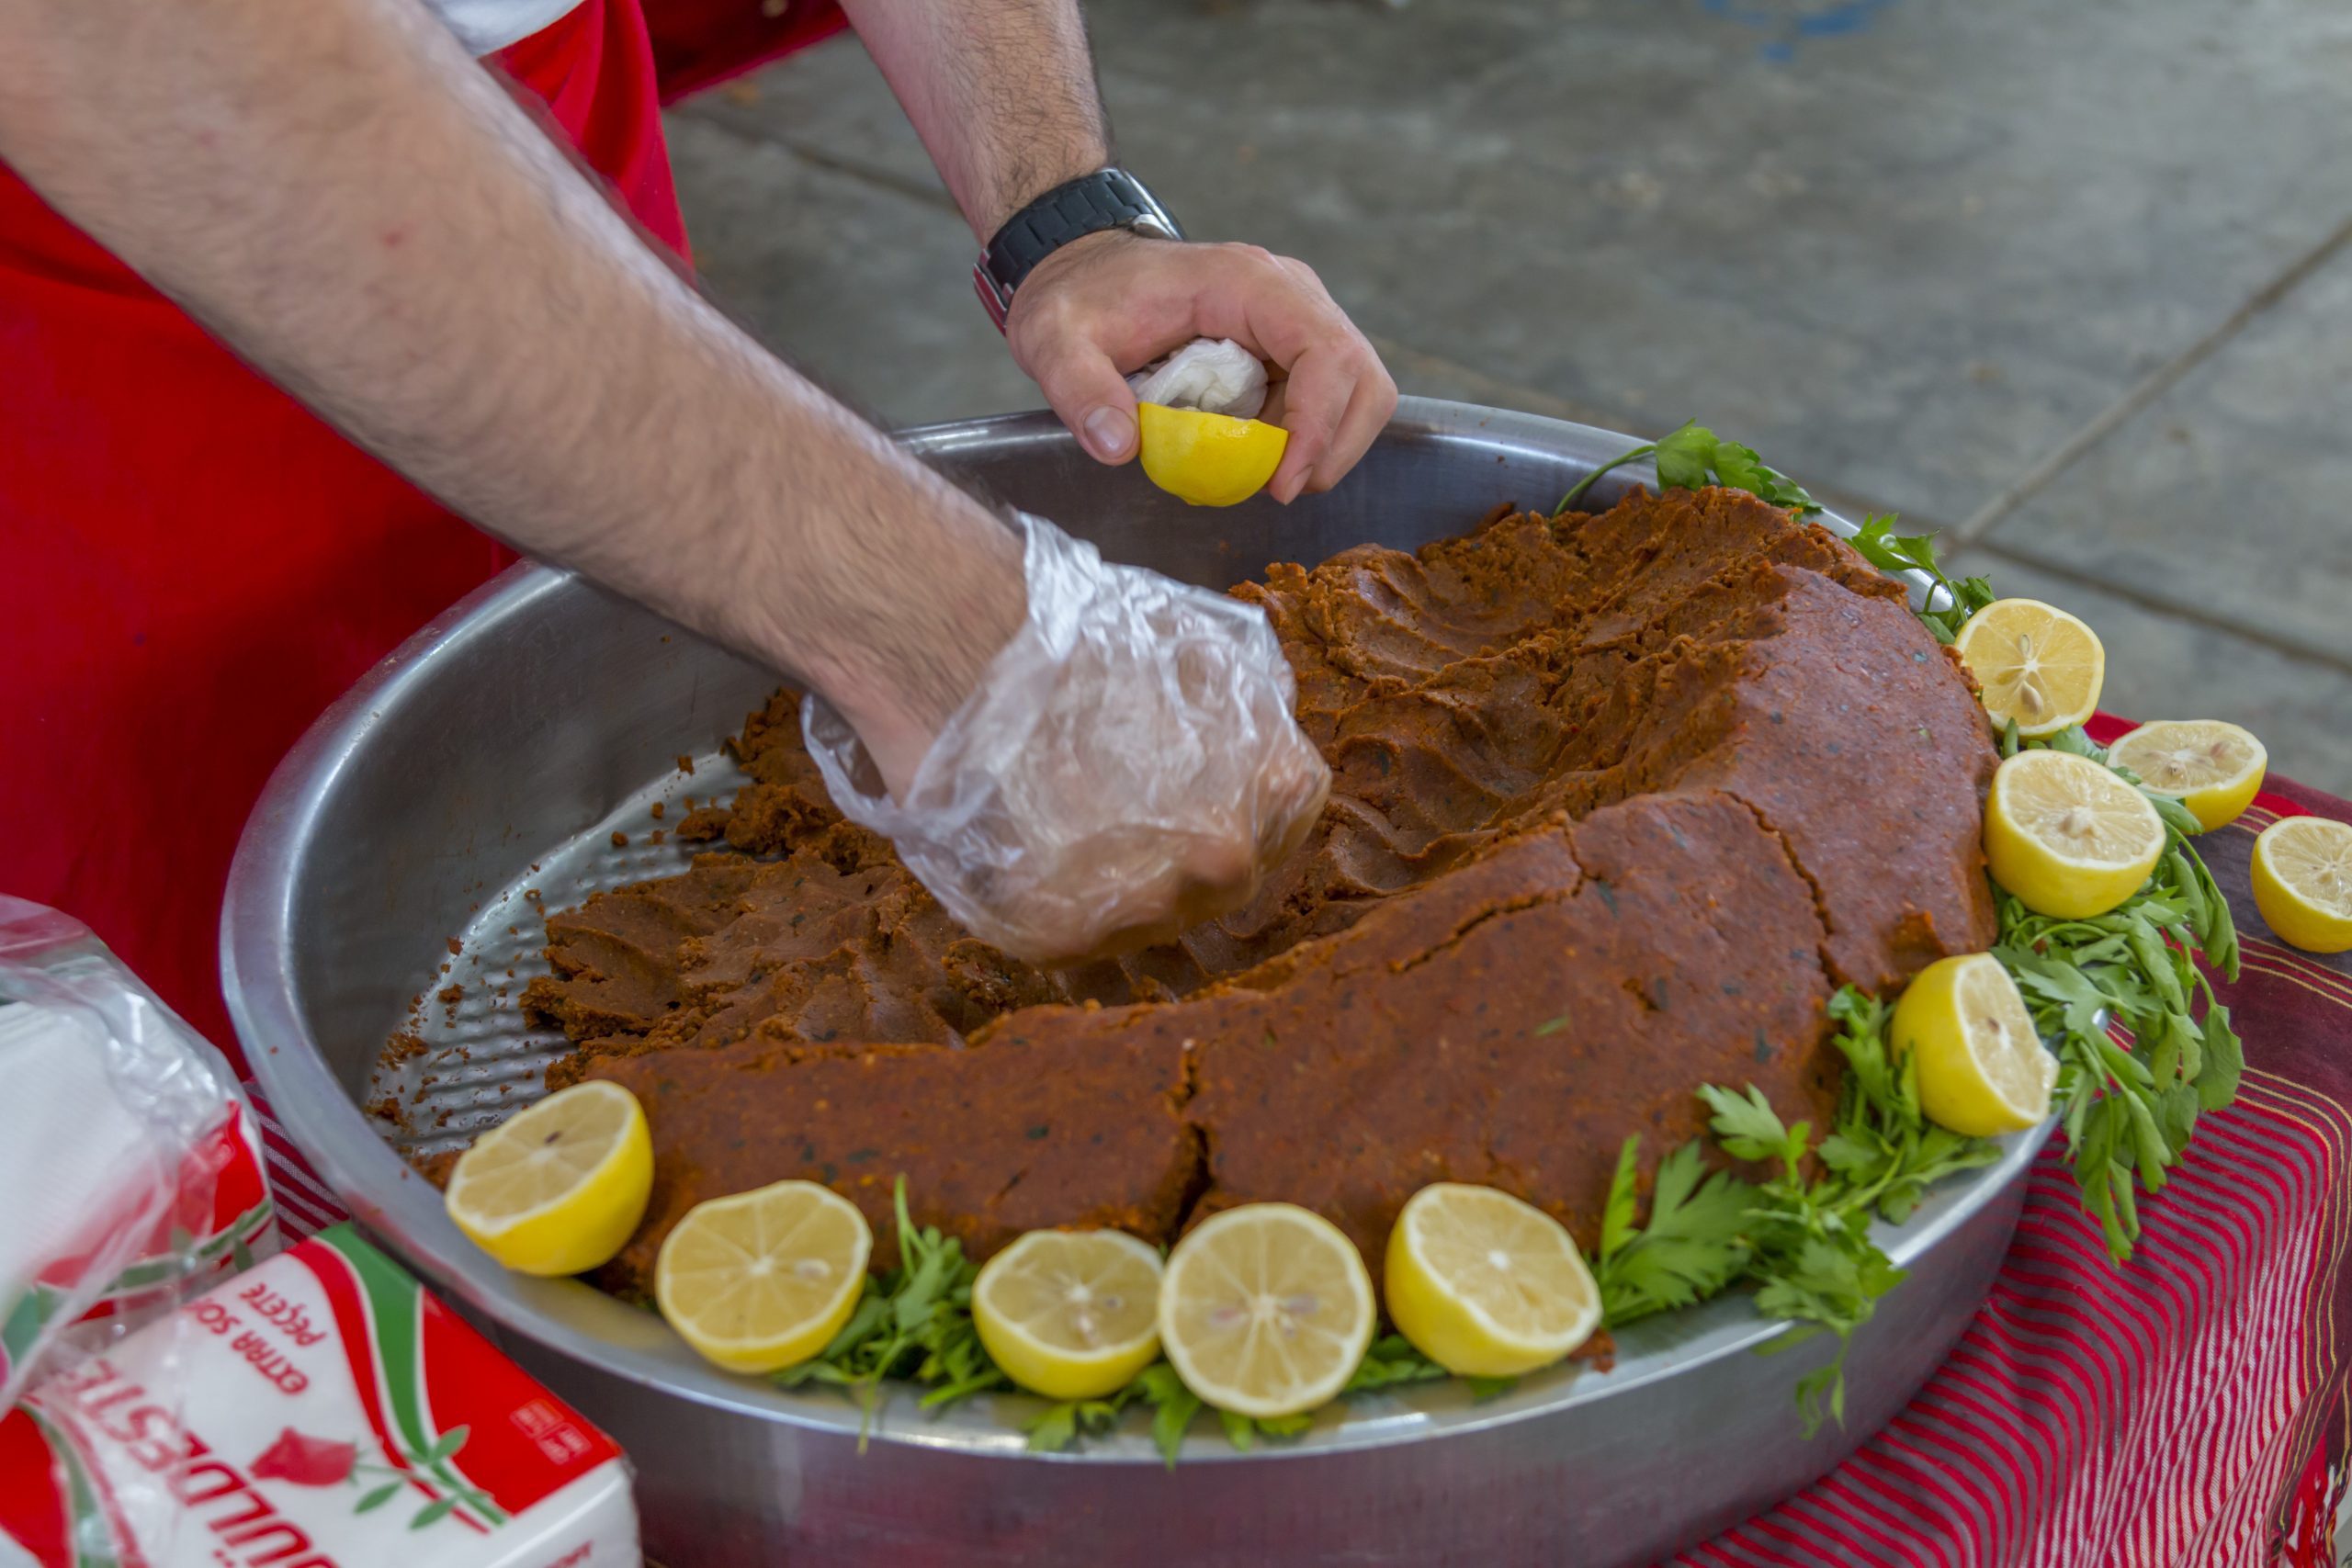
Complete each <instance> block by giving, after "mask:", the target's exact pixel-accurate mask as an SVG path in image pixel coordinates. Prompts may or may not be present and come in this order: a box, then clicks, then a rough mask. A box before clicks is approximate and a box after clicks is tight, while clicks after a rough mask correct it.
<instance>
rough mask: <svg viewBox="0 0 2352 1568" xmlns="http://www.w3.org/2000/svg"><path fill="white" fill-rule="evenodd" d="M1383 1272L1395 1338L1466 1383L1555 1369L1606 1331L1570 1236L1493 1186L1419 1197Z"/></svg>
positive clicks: (1445, 1184)
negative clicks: (1596, 1334) (1597, 1330)
mask: <svg viewBox="0 0 2352 1568" xmlns="http://www.w3.org/2000/svg"><path fill="white" fill-rule="evenodd" d="M1384 1272H1385V1275H1386V1283H1387V1287H1388V1291H1387V1303H1388V1315H1389V1316H1390V1317H1392V1318H1394V1319H1395V1320H1396V1323H1397V1332H1398V1333H1400V1334H1402V1335H1403V1336H1404V1337H1406V1338H1407V1339H1408V1340H1410V1341H1412V1344H1413V1348H1415V1349H1417V1350H1419V1352H1420V1353H1421V1354H1422V1355H1424V1356H1427V1357H1428V1358H1429V1359H1430V1360H1432V1361H1435V1362H1436V1363H1437V1364H1438V1365H1439V1366H1441V1367H1443V1368H1444V1369H1445V1370H1446V1371H1449V1372H1458V1373H1460V1374H1462V1375H1464V1376H1465V1377H1487V1378H1510V1377H1517V1376H1518V1375H1519V1374H1520V1373H1521V1372H1532V1371H1534V1370H1535V1369H1536V1368H1538V1367H1545V1366H1549V1365H1551V1364H1552V1363H1553V1362H1554V1361H1556V1360H1558V1359H1560V1358H1561V1357H1563V1356H1565V1355H1566V1354H1567V1353H1568V1352H1569V1351H1571V1350H1573V1349H1575V1348H1577V1346H1579V1345H1581V1344H1583V1343H1584V1342H1585V1341H1586V1340H1587V1339H1588V1338H1589V1337H1591V1336H1592V1331H1593V1330H1594V1329H1595V1328H1597V1327H1599V1326H1600V1287H1599V1286H1598V1285H1596V1284H1594V1283H1593V1279H1592V1272H1591V1270H1590V1269H1587V1268H1586V1267H1585V1263H1584V1258H1583V1256H1582V1255H1581V1254H1579V1253H1578V1252H1577V1244H1576V1242H1575V1241H1574V1240H1573V1239H1571V1238H1570V1237H1569V1235H1568V1233H1567V1231H1566V1229H1564V1228H1563V1227H1562V1226H1561V1224H1560V1222H1559V1221H1557V1220H1555V1219H1554V1218H1553V1217H1552V1216H1551V1215H1549V1214H1547V1213H1544V1211H1543V1210H1541V1209H1538V1208H1536V1207H1535V1206H1534V1205H1533V1204H1532V1203H1524V1202H1521V1201H1520V1200H1518V1199H1516V1198H1514V1197H1512V1196H1511V1195H1510V1193H1508V1192H1498V1191H1496V1190H1494V1189H1493V1188H1491V1187H1470V1186H1464V1185H1463V1184H1461V1183H1459V1182H1452V1181H1441V1182H1438V1183H1436V1184H1435V1185H1433V1186H1430V1187H1424V1188H1422V1189H1421V1190H1419V1192H1416V1193H1415V1194H1413V1198H1412V1201H1410V1202H1408V1203H1407V1204H1406V1205H1405V1209H1404V1213H1400V1214H1398V1215H1397V1228H1396V1230H1395V1231H1394V1232H1393V1233H1391V1234H1390V1235H1389V1238H1388V1258H1387V1262H1386V1265H1385V1269H1384Z"/></svg>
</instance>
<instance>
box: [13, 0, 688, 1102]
mask: <svg viewBox="0 0 2352 1568" xmlns="http://www.w3.org/2000/svg"><path fill="white" fill-rule="evenodd" d="M499 62H500V63H501V64H502V65H503V67H504V69H505V70H506V72H507V73H509V74H510V75H511V76H512V77H513V78H514V80H515V83H516V84H517V85H518V86H519V88H521V89H522V90H523V96H524V97H525V101H526V103H528V102H529V96H532V95H535V96H537V98H538V99H539V100H541V101H542V102H543V103H544V105H545V107H546V118H551V119H552V121H553V122H554V124H555V125H557V126H560V128H561V130H562V132H563V134H564V135H566V136H567V137H569V138H570V139H571V141H572V142H573V144H574V145H576V146H577V147H578V148H579V150H580V152H581V153H582V155H583V156H584V157H585V158H586V160H587V161H588V163H589V164H592V165H593V166H594V167H595V168H596V169H597V170H599V171H601V172H602V173H603V175H605V177H606V178H607V179H608V180H610V181H611V183H612V185H613V186H614V187H615V192H616V197H617V199H619V200H620V201H622V202H625V203H626V204H627V206H628V209H629V210H630V211H632V212H633V213H634V214H635V215H636V217H637V219H638V220H639V222H640V223H641V224H643V225H644V226H645V228H646V229H647V230H648V231H650V233H651V234H652V235H654V236H655V237H656V238H657V239H658V240H659V241H660V242H661V243H663V244H665V245H667V246H669V247H670V248H672V249H673V250H675V251H679V252H680V253H681V254H683V251H684V225H683V223H682V222H681V220H680V219H679V215H678V204H677V196H676V192H675V190H674V188H673V186H672V184H671V179H670V168H669V162H668V157H667V153H666V152H665V150H664V148H663V145H662V122H661V119H660V117H659V115H658V113H657V112H656V109H655V89H654V75H653V62H652V58H651V54H650V50H649V48H648V45H647V41H646V31H645V22H644V18H643V17H642V15H641V14H640V12H639V9H638V5H637V0H583V3H582V5H581V6H580V7H579V8H578V9H577V10H575V11H573V12H572V13H571V15H569V16H567V17H564V18H563V19H562V20H561V21H559V22H557V23H556V24H555V25H554V26H552V27H550V28H548V29H547V30H546V31H544V32H541V33H539V34H537V35H536V36H534V37H532V38H529V39H525V40H524V41H522V42H521V43H519V44H516V45H515V47H514V48H512V49H510V50H508V51H505V53H504V54H503V55H502V56H500V57H499ZM513 558H514V557H513V556H512V555H511V554H510V553H509V552H508V551H506V550H505V549H503V547H500V546H499V545H497V544H495V543H493V542H492V540H490V539H489V538H487V537H485V536H482V535H481V534H478V533H476V532H475V531H474V530H473V529H472V528H470V527H469V526H467V525H465V524H464V523H462V522H460V521H458V519H457V518H456V517H454V516H452V515H450V514H449V513H447V512H444V511H443V510H441V508H440V507H438V506H437V505H435V503H434V502H431V501H430V500H428V499H426V498H425V497H424V495H423V494H421V493H419V492H418V491H415V490H413V489H412V488H411V487H410V486H409V485H408V484H407V483H406V482H404V481H403V480H401V479H399V478H398V477H397V476H395V475H394V474H393V473H392V472H391V471H390V470H389V469H387V468H384V467H383V466H382V465H381V464H379V463H378V462H377V461H376V460H375V459H374V458H372V457H368V456H367V455H366V454H365V453H362V452H361V451H359V450H358V449H357V448H356V447H355V446H352V445H351V444H350V443H348V442H346V441H345V440H344V438H343V437H342V436H340V435H338V434H335V432H334V431H333V430H332V429H330V428H328V427H327V426H326V425H325V424H324V423H321V422H320V421H319V420H317V419H315V418H313V417H312V416H311V414H310V413H309V412H306V411H305V410H303V409H302V408H301V407H300V405H298V404H297V403H295V402H294V401H293V400H291V399H290V398H288V397H287V396H286V395H285V394H284V393H282V392H280V391H278V390H277V389H276V388H274V387H272V386H270V385H269V384H268V383H267V382H266V381H264V380H263V379H262V378H260V377H258V376H256V375H255V374H254V373H253V372H252V371H251V370H248V369H247V368H246V367H244V366H243V364H242V363H240V362H239V361H238V360H237V359H236V358H235V357H233V356H232V355H231V354H230V353H229V352H228V351H227V350H225V349H223V348H222V347H221V346H220V344H217V343H215V342H214V341H213V340H212V339H211V338H209V337H208V336H207V335H206V334H205V333H204V332H203V330H202V329H201V328H199V327H198V326H197V325H196V324H195V323H194V322H193V321H190V320H189V319H188V318H187V316H185V315H183V314H182V313H181V312H180V311H179V310H177V309H176V308H175V307H174V306H173V305H172V304H171V303H170V302H169V301H168V300H166V299H164V298H163V297H162V296H161V295H159V294H157V293H156V292H155V291H154V290H153V289H152V288H149V287H148V286H147V285H146V284H145V283H143V282H142V281H141V280H140V278H139V277H138V276H136V275H135V274H133V273H132V272H131V271H130V269H129V268H127V267H126V266H124V265H122V264H121V263H120V262H119V261H117V260H115V259H114V257H112V256H111V255H109V254H107V252H105V251H104V250H102V249H100V248H99V247H98V246H97V245H96V243H93V242H92V241H91V240H90V239H89V238H88V237H87V236H85V235H84V234H83V233H82V232H81V231H79V230H77V229H75V228H74V227H73V226H72V225H71V224H69V223H67V222H66V221H65V220H62V218H60V217H58V216H57V214H55V213H54V212H52V211H51V210H50V209H49V208H48V207H47V206H46V205H44V204H43V203H42V201H41V200H40V197H37V196H35V195H34V194H33V193H32V192H31V191H30V190H29V189H28V188H27V186H25V185H24V184H23V183H22V182H20V181H19V180H17V178H16V177H15V176H14V175H12V174H10V173H9V172H8V171H7V170H6V168H5V167H0V891H5V892H9V893H15V894H17V895H20V896H22V897H28V898H34V899H38V900H40V902H42V903H44V904H51V905H54V906H56V907H57V908H62V909H64V910H66V911H67V912H68V913H71V914H73V915H75V916H77V917H79V918H80V919H83V920H84V921H85V922H87V923H88V924H89V925H90V926H91V927H92V928H93V929H94V930H96V931H97V933H98V934H99V935H100V936H101V937H103V938H104V939H105V940H106V941H107V943H108V944H109V945H111V946H112V947H113V948H114V950H115V951H116V952H117V953H120V954H121V955H122V957H123V959H124V960H125V961H126V962H128V963H129V964H130V965H131V967H132V968H133V969H135V970H137V971H138V972H139V974H140V975H141V976H142V977H144V978H145V979H146V980H147V982H148V983H149V984H150V985H152V986H153V987H155V989H156V990H158V991H159V992H161V993H162V994H163V996H164V998H165V999H166V1000H167V1001H169V1002H170V1003H171V1004H172V1005H173V1006H174V1007H175V1008H176V1009H178V1010H179V1011H180V1013H181V1014H182V1016H184V1017H185V1018H187V1021H189V1022H190V1023H192V1024H194V1025H195V1026H196V1027H197V1028H198V1029H199V1030H201V1031H203V1032H205V1033H206V1034H207V1035H209V1037H210V1038H211V1039H212V1040H213V1041H214V1042H215V1043H218V1044H219V1045H220V1047H221V1048H222V1049H223V1050H225V1051H227V1052H228V1053H229V1054H230V1055H231V1056H232V1057H235V1056H236V1055H237V1047H236V1042H235V1040H234V1039H233V1037H232V1033H231V1031H230V1028H229V1021H228V1015H227V1011H226V1010H225V1009H224V1008H223V1006H222V1004H221V1000H220V980H219V969H218V960H217V956H216V954H217V949H218V941H219V934H218V933H219V922H220V894H221V887H222V885H223V883H224V882H225V880H226V878H227V875H228V869H229V858H230V855H231V853H232V852H233V851H234V849H235V847H236V842H237V834H238V831H239V829H241V828H242V827H243V823H244V819H245V815H246V813H247V811H248V810H250V809H251V807H252V806H253V803H254V797H255V796H256V795H258V794H259V793H260V791H261V786H262V784H263V782H264V781H265V780H266V778H267V777H268V775H269V771H270V769H271V768H272V767H273V766H275V765H276V763H277V759H278V758H279V756H281V755H282V754H283V753H284V752H285V751H286V750H287V748H288V747H289V746H291V745H292V744H293V743H294V741H295V739H297V738H298V737H299V736H300V734H301V733H302V731H303V729H304V728H306V727H308V725H309V724H310V722H311V720H312V719H313V718H315V717H316V716H318V714H319V712H320V710H321V709H322V708H324V707H325V706H326V705H327V704H328V703H330V702H332V701H333V700H334V698H335V697H336V696H337V695H339V694H341V693H342V692H343V691H344V689H345V687H347V686H349V685H350V684H351V683H352V682H353V681H354V680H356V678H357V677H358V676H359V674H360V673H361V672H362V671H365V670H367V669H368V666H370V665H371V664H373V663H375V661H376V660H379V659H380V658H381V657H383V655H384V654H385V653H387V652H388V651H390V649H392V648H393V647H394V646H395V645H396V644H398V643H399V642H400V640H401V638H403V637H406V636H407V635H408V634H409V633H410V632H412V631H413V630H415V629H416V627H417V626H420V625H422V624H423V623H424V621H426V620H428V619H430V618H431V617H432V616H433V615H435V614H437V613H438V612H439V611H441V610H442V609H444V608H446V607H447V605H448V604H450V602H451V601H453V600H455V599H457V598H458V597H460V596H461V595H463V594H464V593H465V592H468V591H469V590H470V589H471V588H473V587H474V586H475V585H476V584H478V583H480V582H481V581H482V580H483V579H484V578H486V577H488V576H489V575H490V574H492V572H494V571H496V570H498V569H499V568H501V567H503V566H504V565H505V564H506V563H507V562H509V561H511V560H512V559H513Z"/></svg>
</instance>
